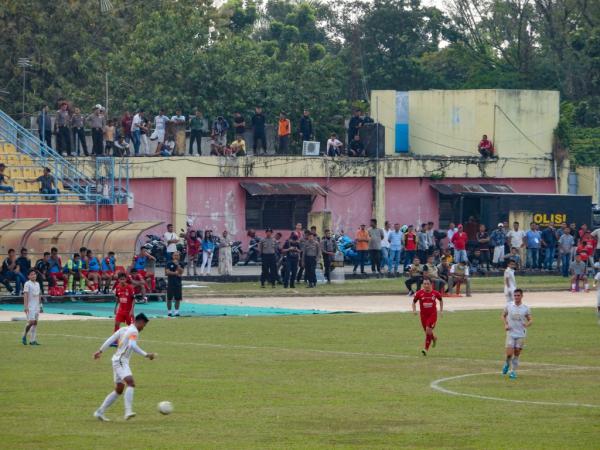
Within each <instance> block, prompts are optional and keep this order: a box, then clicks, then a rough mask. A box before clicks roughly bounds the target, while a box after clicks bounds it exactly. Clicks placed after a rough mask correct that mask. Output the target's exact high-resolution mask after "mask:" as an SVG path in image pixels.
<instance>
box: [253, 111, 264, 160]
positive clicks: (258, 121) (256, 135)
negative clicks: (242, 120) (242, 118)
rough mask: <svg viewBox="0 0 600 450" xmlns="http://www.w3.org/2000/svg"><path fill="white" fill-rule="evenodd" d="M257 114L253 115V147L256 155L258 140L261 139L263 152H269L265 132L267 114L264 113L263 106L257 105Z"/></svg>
mask: <svg viewBox="0 0 600 450" xmlns="http://www.w3.org/2000/svg"><path fill="white" fill-rule="evenodd" d="M255 111H256V112H255V114H254V115H253V116H252V132H253V143H252V148H253V150H254V154H255V155H256V154H257V153H256V149H257V147H258V142H259V141H260V143H261V147H262V149H263V153H267V139H266V133H265V123H266V119H265V115H264V114H263V111H262V108H261V107H260V106H257V107H256V109H255Z"/></svg>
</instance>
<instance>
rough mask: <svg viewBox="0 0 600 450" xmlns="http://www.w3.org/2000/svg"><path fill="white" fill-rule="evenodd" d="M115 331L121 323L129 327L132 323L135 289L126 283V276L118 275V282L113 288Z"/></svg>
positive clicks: (123, 274) (124, 274)
mask: <svg viewBox="0 0 600 450" xmlns="http://www.w3.org/2000/svg"><path fill="white" fill-rule="evenodd" d="M115 296H116V297H117V301H116V304H115V331H117V330H118V329H119V328H120V327H121V324H122V323H126V324H127V325H131V322H133V307H134V305H135V288H134V287H133V285H131V284H129V283H128V282H127V274H126V273H124V272H121V273H119V282H118V283H117V285H116V286H115Z"/></svg>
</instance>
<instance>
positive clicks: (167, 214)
mask: <svg viewBox="0 0 600 450" xmlns="http://www.w3.org/2000/svg"><path fill="white" fill-rule="evenodd" d="M129 190H130V191H131V192H133V195H134V206H133V209H130V210H129V220H149V221H163V222H164V224H163V225H159V226H157V227H154V228H151V229H149V230H148V231H147V232H146V234H150V233H153V234H158V235H159V236H161V235H162V234H163V233H164V232H165V231H166V225H167V224H168V223H171V222H172V221H173V179H171V178H139V179H132V180H129ZM183 213H184V214H185V211H183Z"/></svg>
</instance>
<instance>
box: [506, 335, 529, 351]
mask: <svg viewBox="0 0 600 450" xmlns="http://www.w3.org/2000/svg"><path fill="white" fill-rule="evenodd" d="M524 346H525V338H516V337H512V336H511V335H510V334H507V335H506V344H505V347H506V348H523V347H524Z"/></svg>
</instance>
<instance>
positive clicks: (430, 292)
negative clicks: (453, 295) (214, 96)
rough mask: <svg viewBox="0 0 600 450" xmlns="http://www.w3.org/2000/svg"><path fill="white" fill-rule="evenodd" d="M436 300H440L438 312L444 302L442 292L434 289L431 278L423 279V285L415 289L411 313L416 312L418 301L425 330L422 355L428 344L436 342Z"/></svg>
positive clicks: (442, 307) (426, 350)
mask: <svg viewBox="0 0 600 450" xmlns="http://www.w3.org/2000/svg"><path fill="white" fill-rule="evenodd" d="M436 300H439V302H440V314H442V312H443V310H444V302H443V300H442V294H440V293H439V292H438V291H436V290H434V289H433V287H432V285H431V280H429V279H427V278H426V279H424V280H423V286H422V288H421V289H420V290H418V291H417V293H416V294H415V297H414V299H413V305H412V309H413V313H415V315H416V314H417V302H419V310H420V313H421V325H423V329H424V330H425V348H423V350H421V353H422V354H423V356H427V352H428V351H429V346H430V345H432V344H433V347H435V344H436V343H437V337H436V336H435V335H434V334H433V330H434V328H435V325H436V322H437V304H436Z"/></svg>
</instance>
